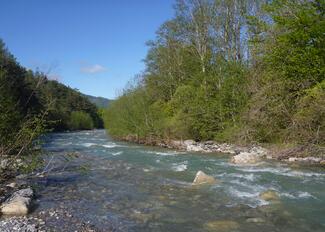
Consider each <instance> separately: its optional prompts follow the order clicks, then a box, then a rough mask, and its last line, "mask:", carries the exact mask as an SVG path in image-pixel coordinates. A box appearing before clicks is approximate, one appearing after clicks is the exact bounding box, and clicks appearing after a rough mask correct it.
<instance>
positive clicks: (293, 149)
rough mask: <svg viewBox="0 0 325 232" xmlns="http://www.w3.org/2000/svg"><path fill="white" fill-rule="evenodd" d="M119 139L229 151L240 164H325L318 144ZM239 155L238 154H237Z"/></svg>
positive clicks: (191, 149) (185, 148) (193, 149)
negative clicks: (269, 161) (246, 143)
mask: <svg viewBox="0 0 325 232" xmlns="http://www.w3.org/2000/svg"><path fill="white" fill-rule="evenodd" d="M116 139H117V140H121V141H126V142H132V143H138V144H142V145H148V146H159V147H163V148H169V149H176V150H179V151H187V152H202V153H226V154H229V155H230V156H232V159H231V160H232V162H234V163H237V164H254V163H258V162H259V161H261V160H263V159H269V160H278V161H282V162H288V163H297V164H302V165H316V166H321V167H325V147H319V146H316V145H275V144H271V145H270V144H267V145H256V144H251V145H235V144H228V143H218V142H216V141H202V142H197V141H194V140H172V139H169V140H163V139H153V138H149V139H139V138H137V137H136V136H126V137H123V138H116ZM236 157H237V158H236Z"/></svg>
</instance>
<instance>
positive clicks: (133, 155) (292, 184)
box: [0, 131, 325, 232]
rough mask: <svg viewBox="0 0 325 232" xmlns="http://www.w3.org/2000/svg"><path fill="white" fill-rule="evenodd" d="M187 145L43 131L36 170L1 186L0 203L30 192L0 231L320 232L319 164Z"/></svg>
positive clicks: (324, 200)
mask: <svg viewBox="0 0 325 232" xmlns="http://www.w3.org/2000/svg"><path fill="white" fill-rule="evenodd" d="M185 145H186V147H183V148H182V149H176V148H169V149H165V148H158V147H150V146H142V145H138V144H132V143H125V142H116V141H113V140H111V139H110V138H109V137H107V135H105V132H104V131H89V132H77V133H62V134H52V135H49V137H48V138H46V140H45V144H44V149H45V150H47V151H48V152H49V155H48V156H47V157H46V160H47V162H46V163H47V164H48V165H46V168H45V169H44V170H43V171H44V172H42V173H40V174H38V175H37V174H34V175H27V176H19V177H18V178H15V179H12V180H10V181H9V182H8V183H5V184H3V187H4V188H5V191H7V192H6V193H5V194H4V195H5V197H2V198H1V202H6V201H7V200H9V199H12V197H11V196H12V195H13V194H14V193H15V192H17V191H20V190H22V189H28V188H32V189H33V190H34V194H33V201H32V204H31V206H32V207H31V208H30V210H29V214H28V215H27V216H20V217H16V216H15V217H10V218H8V217H7V216H5V217H4V216H2V217H1V218H0V231H60V232H61V231H141V232H143V231H157V232H159V231H161V232H164V231H175V232H178V231H179V232H181V231H207V232H209V231H242V232H259V231H263V232H271V231H272V232H273V231H286V232H303V231H304V232H305V231H313V232H322V231H324V229H325V221H324V218H323V215H324V213H325V211H324V208H325V195H324V191H323V190H324V186H325V173H324V171H323V170H322V169H321V168H318V167H304V166H303V167H300V166H298V167H297V166H295V165H291V163H289V162H288V163H283V162H277V161H275V160H273V159H268V157H267V156H268V155H269V154H268V151H267V150H265V149H263V148H259V147H252V148H242V149H239V148H238V147H233V146H230V145H227V146H226V145H224V146H220V145H218V147H217V146H216V145H215V144H213V143H212V142H208V146H209V147H210V148H212V147H214V148H213V149H219V151H221V150H222V151H223V152H215V153H212V154H210V153H211V152H210V150H208V149H207V148H204V147H203V148H202V146H203V145H201V144H200V145H198V144H197V143H196V142H193V141H191V142H190V141H187V142H186V143H185ZM198 146H199V147H201V150H198V149H199V148H198ZM188 149H189V150H190V149H192V150H191V151H189V150H188ZM226 150H228V152H227V153H226V152H225V151H226ZM231 150H233V152H232V151H231ZM251 156H252V157H251ZM256 157H258V159H256ZM240 159H244V160H245V162H243V161H242V160H240ZM238 160H239V161H238ZM248 161H249V162H248ZM237 162H239V163H237ZM294 163H295V162H294ZM6 185H8V186H6ZM25 196H26V195H24V196H22V197H25Z"/></svg>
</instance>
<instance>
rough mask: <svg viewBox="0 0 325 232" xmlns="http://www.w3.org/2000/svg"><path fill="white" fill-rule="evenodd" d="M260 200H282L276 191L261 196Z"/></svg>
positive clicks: (263, 193) (269, 191)
mask: <svg viewBox="0 0 325 232" xmlns="http://www.w3.org/2000/svg"><path fill="white" fill-rule="evenodd" d="M260 198H261V199H263V200H264V201H278V200H279V199H280V197H279V195H278V193H277V192H276V191H274V190H268V191H265V192H262V193H261V194H260Z"/></svg>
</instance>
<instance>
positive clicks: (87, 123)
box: [69, 111, 94, 130]
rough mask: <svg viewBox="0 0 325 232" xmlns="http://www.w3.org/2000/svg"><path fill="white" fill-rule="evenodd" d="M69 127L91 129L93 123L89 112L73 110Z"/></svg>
mask: <svg viewBox="0 0 325 232" xmlns="http://www.w3.org/2000/svg"><path fill="white" fill-rule="evenodd" d="M69 128H71V129H72V130H91V129H94V123H93V120H92V118H91V117H90V115H89V114H87V113H85V112H83V111H73V112H72V113H71V116H70V121H69Z"/></svg>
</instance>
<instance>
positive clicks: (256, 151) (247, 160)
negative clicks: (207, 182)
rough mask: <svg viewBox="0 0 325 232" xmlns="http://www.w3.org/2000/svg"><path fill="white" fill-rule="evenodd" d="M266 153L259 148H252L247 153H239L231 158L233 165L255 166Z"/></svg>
mask: <svg viewBox="0 0 325 232" xmlns="http://www.w3.org/2000/svg"><path fill="white" fill-rule="evenodd" d="M266 154H267V151H266V150H265V149H264V148H261V147H253V148H251V149H250V150H249V151H244V152H240V153H239V154H238V155H235V156H233V157H232V158H231V162H232V163H234V164H256V163H258V162H260V161H261V160H262V159H263V158H265V156H266Z"/></svg>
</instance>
